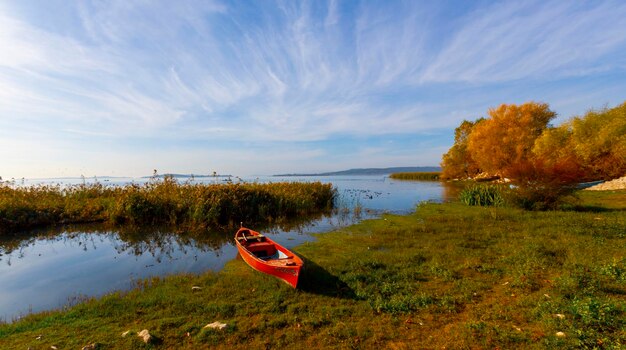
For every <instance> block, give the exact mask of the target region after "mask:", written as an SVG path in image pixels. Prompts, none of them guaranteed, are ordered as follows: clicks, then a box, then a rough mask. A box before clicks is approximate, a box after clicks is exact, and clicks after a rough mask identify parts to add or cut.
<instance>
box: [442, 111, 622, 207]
mask: <svg viewBox="0 0 626 350" xmlns="http://www.w3.org/2000/svg"><path fill="white" fill-rule="evenodd" d="M488 115H489V116H488V118H486V119H482V118H481V119H479V120H477V121H475V122H471V121H463V122H462V123H461V125H460V126H459V127H458V128H456V130H455V140H454V141H455V142H454V145H453V146H452V147H451V148H450V150H449V151H448V152H447V153H446V154H445V155H444V156H443V160H442V163H441V166H442V174H443V178H447V179H450V178H468V177H470V178H471V177H474V176H475V175H476V174H479V173H481V172H485V173H488V174H491V175H499V176H502V177H507V178H509V179H511V180H512V181H513V183H514V184H515V185H516V188H517V190H516V192H517V193H518V195H519V196H518V197H519V199H520V200H521V201H522V202H523V203H522V205H523V206H524V207H532V208H549V207H554V205H555V203H557V202H558V201H559V198H561V197H563V196H564V195H566V194H567V193H571V192H572V191H573V190H574V189H575V185H576V184H577V183H579V182H582V181H591V180H599V179H613V178H617V177H620V176H624V175H626V102H625V103H623V104H621V105H619V106H617V107H614V108H603V109H600V110H591V111H589V112H587V113H586V114H585V115H583V116H577V117H574V118H571V119H570V120H568V121H566V122H564V123H563V124H561V125H559V126H556V127H553V126H550V125H549V123H550V121H551V120H552V119H554V117H555V116H556V113H554V112H553V111H551V110H550V108H549V106H548V105H547V104H545V103H537V102H527V103H524V104H522V105H515V104H502V105H500V106H499V107H497V108H492V109H489V111H488Z"/></svg>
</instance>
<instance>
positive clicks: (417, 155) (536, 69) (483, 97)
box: [0, 0, 626, 179]
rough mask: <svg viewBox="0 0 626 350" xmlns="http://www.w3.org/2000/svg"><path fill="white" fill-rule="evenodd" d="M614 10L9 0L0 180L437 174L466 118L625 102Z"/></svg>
mask: <svg viewBox="0 0 626 350" xmlns="http://www.w3.org/2000/svg"><path fill="white" fill-rule="evenodd" d="M625 92H626V2H624V1H562V0H558V1H545V0H542V1H510V2H508V1H405V2H403V1H353V0H345V1H311V2H306V1H292V0H289V1H276V2H274V1H265V0H264V1H217V0H216V1H209V0H206V1H182V0H181V1H126V0H120V1H116V0H111V1H67V0H53V1H38V0H37V1H35V0H33V1H24V0H22V1H5V2H1V3H0V176H2V177H3V178H4V179H7V178H10V177H15V178H21V177H57V176H58V177H60V176H80V175H81V174H82V175H85V176H93V175H100V176H103V175H113V176H141V175H149V174H151V173H152V170H153V169H158V170H159V172H161V173H164V172H177V173H198V174H206V173H212V172H213V171H216V172H218V173H221V174H234V175H253V174H275V173H285V172H317V171H332V170H342V169H347V168H356V167H390V166H420V165H424V166H425V165H437V164H438V163H439V162H440V160H441V155H442V154H443V153H444V152H446V150H447V149H448V148H449V147H450V146H451V144H452V141H453V131H454V128H455V127H456V126H457V125H458V124H459V123H460V122H461V121H462V120H463V119H475V118H477V117H480V116H484V115H485V113H486V111H487V109H488V108H490V107H494V106H497V105H499V104H501V103H523V102H526V101H530V100H534V101H542V102H547V103H548V104H550V106H551V108H552V109H553V110H554V111H556V112H557V113H558V115H559V117H558V119H557V121H556V122H557V123H558V122H559V121H562V120H565V119H567V118H569V117H571V116H573V115H580V114H582V113H584V112H585V111H587V110H588V109H590V108H601V107H603V106H614V105H616V104H619V103H621V102H623V101H624V100H626V93H625Z"/></svg>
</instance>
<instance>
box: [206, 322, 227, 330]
mask: <svg viewBox="0 0 626 350" xmlns="http://www.w3.org/2000/svg"><path fill="white" fill-rule="evenodd" d="M227 327H228V325H227V324H226V323H221V322H219V321H215V322H213V323H209V324H208V325H206V326H204V327H203V328H212V329H219V330H220V331H221V330H223V329H226V328H227Z"/></svg>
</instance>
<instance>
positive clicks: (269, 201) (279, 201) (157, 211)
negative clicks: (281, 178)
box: [0, 178, 336, 232]
mask: <svg viewBox="0 0 626 350" xmlns="http://www.w3.org/2000/svg"><path fill="white" fill-rule="evenodd" d="M335 195H336V190H335V189H334V188H333V187H332V185H331V184H322V183H321V182H311V183H299V182H280V183H238V184H191V183H178V182H177V181H176V180H175V179H173V178H165V179H163V180H159V181H157V180H152V181H150V182H148V183H146V184H142V185H138V184H131V185H127V186H123V187H113V186H104V185H102V184H94V185H78V186H69V187H62V186H60V185H41V186H31V187H14V186H10V185H7V184H0V232H10V231H15V230H20V229H26V228H31V227H35V226H42V225H54V224H69V223H84V222H105V223H111V224H116V225H120V224H132V225H157V224H159V225H163V224H165V225H177V226H181V227H184V228H193V229H203V228H207V227H225V226H233V225H236V224H238V223H239V222H245V223H248V224H252V223H267V222H274V221H276V220H279V219H282V218H288V217H293V216H297V215H305V214H312V213H317V212H320V211H324V210H328V209H331V208H332V207H333V202H334V198H335Z"/></svg>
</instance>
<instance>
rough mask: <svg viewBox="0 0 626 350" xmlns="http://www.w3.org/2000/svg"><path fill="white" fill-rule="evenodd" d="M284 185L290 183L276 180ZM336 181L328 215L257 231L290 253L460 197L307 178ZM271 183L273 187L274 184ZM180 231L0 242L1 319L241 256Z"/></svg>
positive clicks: (44, 233) (70, 233)
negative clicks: (317, 235) (318, 236)
mask: <svg viewBox="0 0 626 350" xmlns="http://www.w3.org/2000/svg"><path fill="white" fill-rule="evenodd" d="M273 180H275V181H285V179H282V178H281V179H273ZM290 180H291V181H318V180H321V181H326V182H332V183H333V184H334V185H335V186H336V187H337V189H338V192H339V199H338V202H337V208H336V209H335V210H334V211H333V212H330V213H320V214H317V215H315V216H311V217H299V218H296V219H294V220H288V221H286V220H284V221H278V222H272V223H268V224H266V225H264V226H256V225H255V226H254V228H255V229H257V230H259V231H262V232H264V233H265V234H268V235H270V236H271V238H272V239H273V240H275V241H277V242H279V243H280V244H282V245H285V246H286V247H288V248H291V247H294V246H297V245H299V244H301V243H303V242H306V241H311V240H313V239H314V238H313V237H312V236H311V235H310V233H314V232H325V231H329V230H332V229H334V228H337V227H342V226H346V225H350V224H352V223H355V222H357V221H359V220H362V219H367V218H372V217H376V216H378V215H380V214H381V213H384V212H391V213H408V212H411V211H413V210H414V208H415V206H416V205H417V204H418V203H419V202H420V201H425V200H435V201H442V200H446V199H447V198H449V196H454V195H455V192H454V191H456V190H455V189H454V188H451V189H448V188H446V187H445V186H442V185H441V184H440V183H438V182H428V183H425V182H406V181H394V180H390V179H387V178H383V177H371V176H370V177H339V178H305V179H290ZM268 181H270V180H268ZM230 231H232V230H228V231H219V230H212V231H201V232H191V231H184V232H179V231H177V230H175V229H172V228H167V227H152V228H145V227H144V228H137V227H124V228H112V227H107V226H103V225H93V224H91V225H72V226H64V227H56V228H46V229H38V230H33V231H29V232H22V233H19V234H15V235H12V236H3V237H0V320H2V319H4V320H5V321H11V320H13V319H14V318H16V317H18V316H19V315H23V314H26V313H29V312H38V311H42V310H46V309H53V308H58V307H61V306H64V305H68V304H72V303H74V302H76V301H80V300H82V299H83V298H84V297H85V296H90V297H91V296H100V295H103V294H104V293H108V292H112V291H116V290H127V289H129V288H132V286H133V285H134V281H136V280H138V279H143V278H148V277H151V276H163V275H168V274H175V273H202V272H205V271H208V270H213V271H217V270H220V269H222V268H223V266H224V264H225V263H226V262H228V261H230V260H232V259H233V258H235V257H236V254H237V251H236V248H235V247H234V246H233V245H232V243H231V240H232V235H233V232H234V231H233V232H230Z"/></svg>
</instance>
